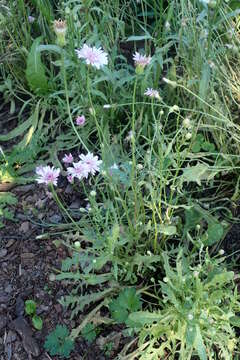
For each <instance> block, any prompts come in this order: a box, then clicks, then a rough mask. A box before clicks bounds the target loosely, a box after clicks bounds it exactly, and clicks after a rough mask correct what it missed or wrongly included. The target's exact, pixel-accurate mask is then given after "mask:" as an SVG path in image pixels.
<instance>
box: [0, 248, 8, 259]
mask: <svg viewBox="0 0 240 360" xmlns="http://www.w3.org/2000/svg"><path fill="white" fill-rule="evenodd" d="M6 255H7V249H1V250H0V259H1V258H4V256H6Z"/></svg>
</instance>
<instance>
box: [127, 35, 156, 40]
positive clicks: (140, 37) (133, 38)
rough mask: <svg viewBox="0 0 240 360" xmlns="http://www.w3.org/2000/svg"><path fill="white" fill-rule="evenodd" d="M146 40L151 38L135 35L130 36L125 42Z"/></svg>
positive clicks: (149, 36)
mask: <svg viewBox="0 0 240 360" xmlns="http://www.w3.org/2000/svg"><path fill="white" fill-rule="evenodd" d="M146 39H152V36H151V35H150V34H146V35H136V36H135V35H132V36H129V37H128V38H127V40H126V41H141V40H146Z"/></svg>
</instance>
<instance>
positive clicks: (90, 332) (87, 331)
mask: <svg viewBox="0 0 240 360" xmlns="http://www.w3.org/2000/svg"><path fill="white" fill-rule="evenodd" d="M81 334H82V337H83V338H84V339H85V340H87V341H88V342H89V343H90V344H91V343H92V342H93V341H94V340H95V339H96V337H97V332H96V327H95V326H94V325H93V324H92V323H88V324H87V325H86V326H85V327H84V328H83V329H82V332H81Z"/></svg>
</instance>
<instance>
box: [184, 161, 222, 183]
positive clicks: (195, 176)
mask: <svg viewBox="0 0 240 360" xmlns="http://www.w3.org/2000/svg"><path fill="white" fill-rule="evenodd" d="M216 174H217V171H211V168H209V166H208V165H207V164H201V163H198V164H197V165H195V166H191V167H190V166H188V167H186V168H185V169H183V174H182V182H196V183H197V184H198V185H199V186H200V185H201V181H202V180H210V179H213V178H214V176H215V175H216Z"/></svg>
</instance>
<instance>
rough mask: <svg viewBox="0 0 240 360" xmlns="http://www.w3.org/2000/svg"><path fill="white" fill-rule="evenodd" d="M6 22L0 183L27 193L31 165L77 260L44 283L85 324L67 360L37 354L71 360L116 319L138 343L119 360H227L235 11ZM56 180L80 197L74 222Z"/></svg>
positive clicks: (34, 3)
mask: <svg viewBox="0 0 240 360" xmlns="http://www.w3.org/2000/svg"><path fill="white" fill-rule="evenodd" d="M0 9H1V14H2V15H1V16H0V33H1V42H0V49H1V55H0V69H1V80H2V82H1V86H0V91H1V93H2V97H3V99H4V106H7V107H9V112H11V113H12V114H14V117H15V121H16V122H17V125H16V126H15V127H14V128H13V129H12V130H10V131H9V132H7V133H4V134H2V135H0V141H1V142H2V144H3V145H2V148H3V149H2V151H1V154H2V155H1V158H0V161H1V167H2V169H3V170H1V172H0V178H1V181H4V176H5V178H6V174H8V173H10V174H11V177H12V178H13V179H14V181H15V182H26V181H28V180H29V178H30V176H29V172H30V171H32V170H33V169H34V168H35V167H36V166H37V170H36V173H37V181H38V182H39V183H44V184H46V185H48V186H49V189H50V190H51V191H52V193H53V196H54V199H55V200H56V202H57V204H58V205H59V208H60V210H61V211H62V212H63V214H64V218H65V220H66V222H67V225H66V224H65V225H66V227H68V229H67V231H66V232H64V231H62V232H61V235H60V239H59V240H58V241H57V242H59V241H61V242H62V243H64V244H65V245H66V246H68V247H69V251H70V253H71V254H72V255H71V256H69V258H67V259H65V260H64V261H63V263H62V269H61V271H59V272H58V273H57V274H51V276H50V277H51V280H58V281H62V280H64V281H67V282H72V283H73V284H74V290H73V293H72V294H70V295H67V296H64V297H63V298H62V299H61V303H62V304H63V305H65V306H69V307H71V309H72V317H75V316H77V315H78V314H79V312H83V311H84V313H85V314H87V315H86V316H85V318H84V320H83V321H82V322H81V323H80V325H79V326H78V327H77V328H75V329H72V332H71V334H70V335H69V333H68V331H66V329H64V331H63V334H62V333H61V334H60V335H59V339H60V340H59V339H58V342H59V344H61V346H64V344H65V340H64V339H65V338H64V337H66V339H67V344H70V346H69V348H68V347H67V350H66V351H65V350H64V349H61V350H59V352H58V349H57V344H52V341H53V343H54V339H55V338H56V335H54V336H52V337H51V336H50V338H48V343H47V345H46V348H48V347H49V348H51V351H52V354H61V355H62V354H63V353H66V354H69V352H70V350H71V348H72V347H73V343H72V340H73V339H76V338H77V337H78V336H80V335H81V334H85V336H87V338H88V339H89V338H91V340H94V336H92V335H93V334H92V333H94V334H95V333H97V332H96V331H95V327H97V326H101V325H102V324H105V325H106V324H107V325H109V326H111V325H112V324H114V323H115V322H117V323H119V322H120V323H123V324H124V326H125V330H123V334H124V335H130V336H132V338H133V340H132V341H131V342H130V343H129V344H128V345H127V346H125V347H124V348H123V349H122V351H121V352H120V353H119V354H118V355H116V359H117V358H119V359H134V358H139V359H159V358H160V357H163V358H169V359H170V358H171V359H177V358H180V359H184V360H185V359H193V358H196V356H197V357H198V358H200V359H201V360H205V359H215V358H216V357H218V358H219V359H221V358H222V359H236V358H237V356H239V355H238V347H239V341H238V338H237V336H236V330H235V329H236V328H237V327H239V317H238V315H239V312H240V308H239V295H238V293H237V289H236V283H235V281H236V279H237V277H238V275H237V274H234V272H232V271H231V269H227V268H226V265H224V264H222V262H223V260H225V259H222V258H219V256H218V255H216V254H217V253H218V251H219V243H220V241H221V240H222V239H223V238H224V236H225V235H226V233H227V231H228V229H229V224H230V223H231V222H233V220H234V219H233V216H232V213H231V211H230V210H231V208H232V207H233V206H236V205H237V202H238V200H239V150H240V148H239V146H240V145H239V144H240V142H239V139H240V128H239V121H238V120H239V99H240V92H239V76H238V68H239V65H240V57H239V39H240V38H239V8H238V6H237V2H236V1H225V0H216V1H215V0H209V1H205V0H201V1H200V0H191V1H190V0H173V1H163V0H159V1H155V0H153V1H148V0H140V1H123V0H122V1H120V0H116V1H112V2H110V1H105V0H102V1H95V0H82V1H80V0H71V1H64V2H62V3H61V4H59V3H58V2H54V1H50V0H31V1H29V3H28V4H27V5H26V4H24V1H23V0H18V1H12V2H10V3H8V2H4V1H3V0H2V1H1V3H0ZM59 19H62V20H59ZM19 107H20V111H19V112H18V113H17V112H16V109H18V108H19ZM25 110H26V111H25ZM22 114H27V115H26V116H25V117H24V116H22ZM10 125H11V124H10ZM10 128H11V126H10ZM9 141H11V142H13V146H11V149H10V148H9V146H8V144H9ZM64 153H65V156H64V158H63V155H62V154H64ZM26 154H30V155H26ZM79 156H80V160H79ZM47 164H51V165H53V167H50V166H49V165H48V166H47ZM60 172H61V175H59V174H60ZM24 174H25V175H24ZM59 176H62V177H66V178H67V179H68V181H69V182H70V183H71V184H72V187H73V189H74V191H75V192H76V193H79V194H83V198H84V199H85V201H86V202H85V206H83V207H82V208H80V209H79V211H78V212H77V213H78V214H77V215H78V216H77V217H76V213H74V212H72V211H71V209H69V208H68V204H67V203H66V201H65V199H64V198H60V197H59V194H58V190H57V186H58V178H59ZM32 179H33V178H31V179H30V181H32ZM79 214H80V220H78V219H79ZM49 236H50V234H49ZM175 259H176V260H175ZM230 267H231V266H230ZM140 297H141V299H140ZM216 301H217V302H216ZM89 304H90V305H91V307H89ZM124 304H125V305H124ZM126 304H127V305H126ZM118 306H119V309H120V313H117V314H116V311H117V310H118ZM140 308H141V310H140ZM90 309H91V310H90ZM104 311H105V313H106V311H107V312H108V315H109V316H108V317H106V316H103V315H102V313H103V312H104ZM119 319H121V321H120V320H119ZM59 329H60V328H59ZM89 332H90V333H91V332H92V333H91V334H90V335H91V336H90V335H89ZM61 336H62V338H61ZM63 338H64V339H63ZM137 338H138V341H136V339H137ZM49 342H50V345H49ZM136 344H138V345H136ZM55 345H56V346H55ZM59 346H60V345H59ZM133 346H135V348H134V350H133ZM66 356H68V355H66Z"/></svg>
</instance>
